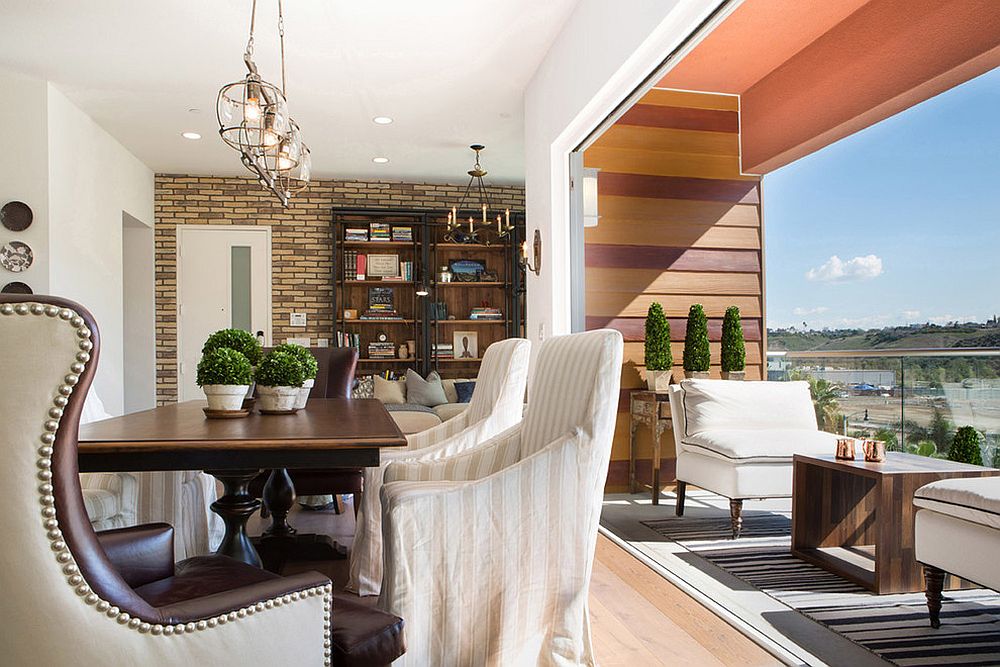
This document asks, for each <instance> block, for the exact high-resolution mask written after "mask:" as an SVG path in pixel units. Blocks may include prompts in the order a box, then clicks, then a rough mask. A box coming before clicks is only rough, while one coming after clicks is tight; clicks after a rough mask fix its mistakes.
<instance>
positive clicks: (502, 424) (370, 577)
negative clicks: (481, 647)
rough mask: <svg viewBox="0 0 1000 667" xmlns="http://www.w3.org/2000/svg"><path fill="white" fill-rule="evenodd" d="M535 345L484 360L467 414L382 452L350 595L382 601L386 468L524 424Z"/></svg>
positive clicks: (513, 346)
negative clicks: (377, 597) (403, 445)
mask: <svg viewBox="0 0 1000 667" xmlns="http://www.w3.org/2000/svg"><path fill="white" fill-rule="evenodd" d="M530 355H531V343H530V342H529V341H527V340H524V339H522V338H509V339H507V340H502V341H499V342H497V343H494V344H492V345H490V346H489V347H488V348H487V349H486V353H485V354H484V355H483V361H482V364H481V365H480V368H479V376H478V377H477V378H476V387H475V390H474V391H473V393H472V399H471V400H470V401H469V407H468V408H467V409H466V410H465V411H464V412H462V414H460V415H458V416H457V417H454V418H453V419H449V420H448V421H446V422H444V423H443V424H441V425H439V426H436V427H434V428H432V429H428V430H426V431H423V432H421V433H416V434H413V435H409V436H407V438H406V440H407V446H406V449H404V450H402V451H391V452H390V451H384V452H382V465H381V466H380V467H377V468H365V470H364V487H363V488H364V494H362V496H361V508H360V510H359V512H358V524H357V532H356V533H355V536H354V545H353V547H352V549H351V566H350V578H349V581H348V584H347V589H348V590H351V591H354V592H356V593H357V594H358V595H378V593H379V588H380V586H381V583H382V508H381V503H380V501H379V490H380V489H381V488H382V477H383V475H384V473H385V469H386V466H388V465H389V464H390V463H393V462H396V461H407V460H411V459H418V458H419V459H421V460H432V459H436V458H440V457H442V456H447V455H450V454H455V453H458V452H461V451H464V450H466V449H468V448H470V447H474V446H475V445H478V444H480V443H482V442H484V441H486V440H488V439H489V438H491V437H493V436H494V435H496V434H497V433H500V432H502V431H504V430H505V429H507V428H510V427H511V426H513V425H514V424H517V423H519V422H520V421H521V418H522V416H523V414H524V390H525V386H526V385H527V380H528V363H529V357H530Z"/></svg>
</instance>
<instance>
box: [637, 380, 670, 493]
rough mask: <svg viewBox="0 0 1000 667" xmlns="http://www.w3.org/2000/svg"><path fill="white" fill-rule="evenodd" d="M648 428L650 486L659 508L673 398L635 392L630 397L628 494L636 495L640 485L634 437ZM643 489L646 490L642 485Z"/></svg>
mask: <svg viewBox="0 0 1000 667" xmlns="http://www.w3.org/2000/svg"><path fill="white" fill-rule="evenodd" d="M640 424H645V425H646V426H648V427H649V428H650V431H651V433H652V435H653V461H652V465H653V479H652V484H650V485H649V486H648V488H650V489H651V490H652V494H653V498H652V499H653V504H654V505H659V504H660V438H661V436H662V435H663V432H664V431H665V430H667V429H672V428H673V425H672V422H671V421H670V398H669V397H668V395H667V394H665V393H662V394H661V393H657V392H655V391H648V390H644V389H640V390H636V391H633V392H632V393H631V395H630V397H629V440H628V490H629V493H636V492H638V490H639V484H638V482H637V481H636V479H635V455H636V446H635V434H636V433H637V432H638V430H639V425H640ZM642 486H647V485H645V484H643V485H642Z"/></svg>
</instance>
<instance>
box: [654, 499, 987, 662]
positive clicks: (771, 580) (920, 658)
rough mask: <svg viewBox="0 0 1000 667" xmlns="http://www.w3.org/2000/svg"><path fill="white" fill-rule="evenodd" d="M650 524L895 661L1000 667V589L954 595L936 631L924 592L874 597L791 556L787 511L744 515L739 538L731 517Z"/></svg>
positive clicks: (857, 642)
mask: <svg viewBox="0 0 1000 667" xmlns="http://www.w3.org/2000/svg"><path fill="white" fill-rule="evenodd" d="M645 525H647V526H649V527H650V528H652V529H653V530H655V531H656V532H657V533H659V534H661V535H663V536H664V537H667V538H669V539H671V540H673V541H675V542H678V543H680V544H682V545H683V546H684V547H685V548H687V549H688V550H689V551H691V552H692V553H694V554H697V555H698V556H700V557H701V558H704V559H705V560H707V561H708V562H710V563H713V564H714V565H716V566H718V567H719V568H721V569H722V570H725V571H726V572H728V573H729V574H732V575H733V576H735V577H737V578H739V579H741V580H743V581H745V582H746V583H748V584H750V585H751V586H754V587H755V588H757V589H758V590H761V591H763V592H764V593H766V594H767V595H769V596H770V597H772V598H774V599H776V600H779V601H781V602H782V603H784V604H786V605H788V606H789V607H791V608H792V609H795V610H797V611H799V612H800V613H802V614H804V615H805V616H807V617H809V618H811V619H813V620H815V621H816V622H818V623H821V624H822V625H824V626H826V627H827V628H829V629H830V630H833V631H834V632H837V633H839V634H840V635H842V636H844V637H846V638H847V639H849V640H851V641H852V642H854V643H856V644H858V645H860V646H863V647H864V648H866V649H868V650H869V651H871V652H872V653H875V654H876V655H878V656H879V657H880V658H882V659H883V660H886V661H888V662H891V663H893V664H896V665H900V666H901V667H909V666H911V665H912V666H914V667H916V666H924V665H1000V594H997V593H994V592H993V591H985V590H972V591H952V592H947V593H946V594H945V595H946V598H947V599H946V601H945V604H944V607H943V609H942V612H941V621H942V625H941V628H940V629H938V630H933V629H931V627H930V625H929V624H928V621H927V607H926V605H925V602H924V596H923V594H922V593H911V594H904V595H881V596H880V595H873V594H871V593H869V592H868V591H866V590H864V589H862V588H861V587H859V586H857V585H855V584H852V583H850V582H848V581H845V580H843V579H841V578H839V577H837V576H836V575H833V574H830V573H829V572H827V571H826V570H823V569H821V568H818V567H815V566H813V565H810V564H809V563H806V562H804V561H801V560H799V559H798V558H795V557H794V556H792V555H791V553H789V551H788V549H789V530H790V521H789V519H788V517H787V516H786V515H783V514H776V513H770V512H767V513H763V512H762V513H757V514H752V515H749V516H745V517H744V523H743V537H742V538H741V539H740V540H738V541H736V542H734V541H733V540H731V539H729V519H728V517H705V518H699V517H690V518H688V517H680V518H678V517H669V518H666V519H661V520H657V521H649V522H645ZM782 531H783V532H782Z"/></svg>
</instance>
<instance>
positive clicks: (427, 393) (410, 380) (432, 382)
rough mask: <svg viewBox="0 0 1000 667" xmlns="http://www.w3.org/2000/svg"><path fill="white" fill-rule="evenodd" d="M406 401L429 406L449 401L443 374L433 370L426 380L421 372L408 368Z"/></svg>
mask: <svg viewBox="0 0 1000 667" xmlns="http://www.w3.org/2000/svg"><path fill="white" fill-rule="evenodd" d="M406 402H407V403H413V404H415V405H426V406H427V407H429V408H433V407H434V406H435V405H441V404H442V403H447V402H448V397H447V396H445V395H444V387H443V386H442V385H441V376H440V375H438V374H437V373H436V372H431V374H430V375H428V376H427V379H426V380H425V379H423V378H422V377H420V373H418V372H416V371H415V370H413V369H412V368H410V369H407V371H406Z"/></svg>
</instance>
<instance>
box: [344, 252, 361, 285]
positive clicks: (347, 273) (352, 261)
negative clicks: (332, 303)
mask: <svg viewBox="0 0 1000 667" xmlns="http://www.w3.org/2000/svg"><path fill="white" fill-rule="evenodd" d="M357 279H358V251H357V250H345V251H344V280H357Z"/></svg>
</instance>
